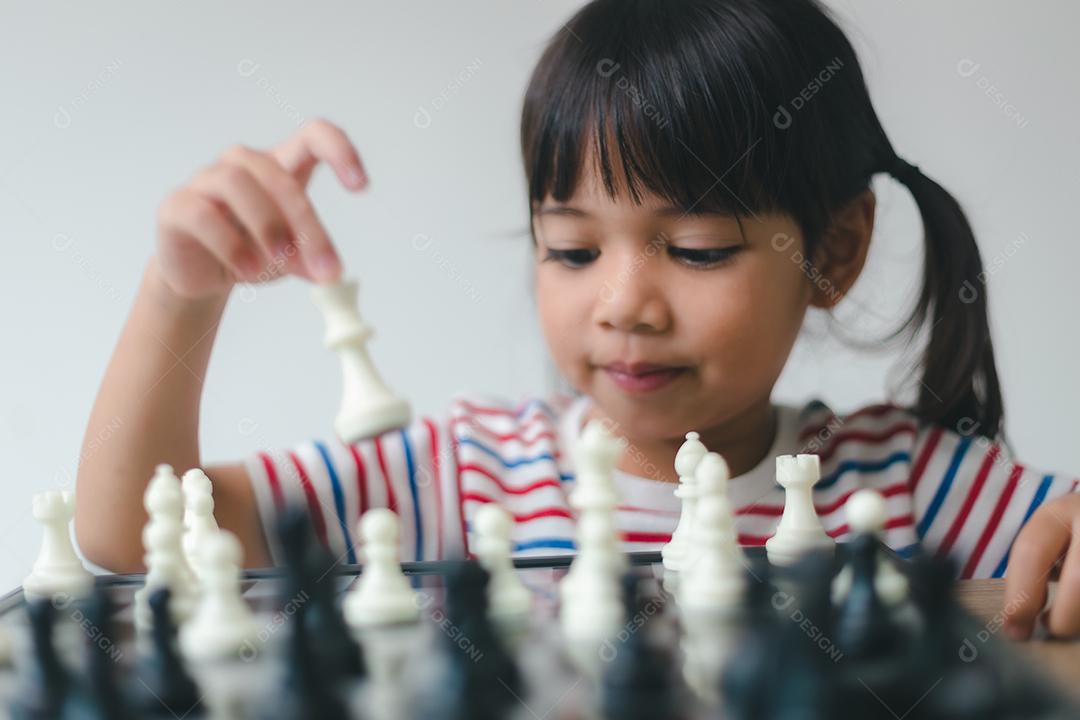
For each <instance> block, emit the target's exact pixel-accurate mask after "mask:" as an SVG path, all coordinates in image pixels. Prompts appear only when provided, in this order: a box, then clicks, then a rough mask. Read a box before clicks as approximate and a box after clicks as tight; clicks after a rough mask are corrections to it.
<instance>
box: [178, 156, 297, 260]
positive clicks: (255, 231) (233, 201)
mask: <svg viewBox="0 0 1080 720" xmlns="http://www.w3.org/2000/svg"><path fill="white" fill-rule="evenodd" d="M191 187H192V188H194V189H195V190H197V191H198V192H200V193H202V194H203V195H205V196H207V197H210V198H213V199H214V200H215V201H217V203H218V204H219V205H225V206H227V207H228V208H229V210H230V211H231V212H232V214H233V215H235V216H236V218H237V221H238V222H239V224H240V226H241V227H242V228H243V232H244V233H245V234H247V235H248V236H249V237H250V238H251V239H252V240H254V242H255V245H256V246H257V247H258V248H259V250H260V251H261V253H262V264H263V265H264V269H263V272H264V273H265V274H266V275H267V278H268V279H269V277H274V276H276V275H277V274H278V273H279V272H280V271H282V270H283V269H286V268H287V264H288V261H289V259H290V258H291V257H293V256H295V252H291V251H290V243H291V242H292V239H291V237H292V236H291V233H290V232H289V222H288V220H286V219H285V215H284V213H282V212H281V209H280V208H279V207H278V206H277V204H276V203H275V202H274V200H273V198H271V197H270V194H269V193H267V192H266V190H265V189H264V188H263V186H262V185H260V184H259V182H258V180H256V178H255V177H254V176H253V175H252V174H251V173H250V172H248V170H247V169H246V168H244V167H241V166H239V165H229V164H225V163H219V164H217V165H213V166H211V167H210V168H208V169H207V170H205V171H203V172H202V173H200V174H199V175H198V176H196V178H195V179H194V180H193V181H192V182H191Z"/></svg>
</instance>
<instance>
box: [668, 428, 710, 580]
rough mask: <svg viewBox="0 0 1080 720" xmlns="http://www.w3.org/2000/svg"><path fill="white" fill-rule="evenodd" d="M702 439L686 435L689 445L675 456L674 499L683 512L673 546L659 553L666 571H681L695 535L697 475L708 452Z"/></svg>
mask: <svg viewBox="0 0 1080 720" xmlns="http://www.w3.org/2000/svg"><path fill="white" fill-rule="evenodd" d="M700 438H701V436H700V435H699V434H698V433H696V432H688V433H686V442H684V443H683V444H682V446H681V447H680V448H679V451H678V452H677V453H675V472H676V473H678V475H679V487H678V488H676V489H675V497H677V498H679V499H680V500H682V512H681V513H680V514H679V524H678V525H676V526H675V532H673V533H672V534H671V542H669V543H668V544H667V545H664V547H662V548H661V549H660V557H661V559H662V560H663V563H664V567H665V568H666V569H668V570H671V571H673V572H678V571H679V570H680V569H682V561H683V558H684V557H685V556H686V548H687V545H688V544H689V542H690V537H691V535H692V529H691V527H692V525H693V522H694V513H695V511H696V509H697V496H698V493H697V480H696V478H695V477H694V471H695V470H696V469H697V466H698V463H699V462H701V459H702V458H703V457H705V454H706V453H707V452H708V450H707V449H706V447H705V445H704V444H703V443H702V442H701V440H700Z"/></svg>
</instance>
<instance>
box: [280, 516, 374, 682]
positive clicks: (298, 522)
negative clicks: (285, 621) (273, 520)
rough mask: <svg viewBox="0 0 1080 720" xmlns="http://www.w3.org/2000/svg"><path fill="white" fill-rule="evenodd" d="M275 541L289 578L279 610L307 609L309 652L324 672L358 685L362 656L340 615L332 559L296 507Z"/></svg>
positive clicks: (281, 521) (363, 664)
mask: <svg viewBox="0 0 1080 720" xmlns="http://www.w3.org/2000/svg"><path fill="white" fill-rule="evenodd" d="M278 535H279V538H280V540H281V547H282V551H283V553H284V555H285V568H286V578H287V581H286V582H285V584H284V586H283V587H284V594H283V597H282V598H281V603H282V606H283V607H290V606H293V605H301V604H303V605H306V606H307V607H306V608H305V612H304V614H303V617H304V620H303V622H305V623H306V624H307V630H308V632H309V633H310V635H311V638H312V648H313V652H314V653H315V654H316V655H318V656H319V657H320V659H321V664H322V666H323V667H324V668H326V670H327V672H332V673H335V674H336V675H337V676H338V677H339V679H341V680H343V681H349V680H359V679H361V678H362V677H363V676H364V675H365V673H366V667H365V663H364V656H363V652H362V651H361V648H360V644H359V643H357V642H356V640H354V639H353V636H352V634H351V632H350V631H349V628H348V625H347V624H346V623H345V618H344V617H343V616H342V613H341V607H340V604H339V603H338V592H337V588H336V587H335V583H336V580H337V572H336V568H335V566H336V563H335V561H334V558H333V557H332V556H331V555H330V553H329V552H328V551H327V550H326V549H325V548H324V547H322V546H321V545H320V544H319V543H318V542H317V541H316V540H315V537H314V535H313V533H312V532H311V523H310V521H309V519H308V515H307V512H306V511H305V510H304V509H303V508H300V507H295V506H294V507H291V508H288V509H287V510H286V511H285V513H284V514H283V515H282V518H281V520H280V522H279V526H278Z"/></svg>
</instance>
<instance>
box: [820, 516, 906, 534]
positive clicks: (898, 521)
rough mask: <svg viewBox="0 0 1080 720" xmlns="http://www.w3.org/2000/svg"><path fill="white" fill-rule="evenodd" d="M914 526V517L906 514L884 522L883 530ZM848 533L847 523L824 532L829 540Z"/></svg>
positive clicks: (849, 529)
mask: <svg viewBox="0 0 1080 720" xmlns="http://www.w3.org/2000/svg"><path fill="white" fill-rule="evenodd" d="M914 524H915V516H914V515H912V514H911V513H908V514H907V515H898V516H897V517H894V518H889V519H888V520H886V521H885V527H884V529H885V530H893V529H895V528H902V527H911V526H912V525H914ZM850 531H851V527H849V526H848V524H847V523H844V524H843V525H838V526H837V527H834V528H833V529H832V530H826V531H825V532H826V534H827V535H828V536H829V537H831V538H838V537H840V536H841V535H846V534H847V533H848V532H850Z"/></svg>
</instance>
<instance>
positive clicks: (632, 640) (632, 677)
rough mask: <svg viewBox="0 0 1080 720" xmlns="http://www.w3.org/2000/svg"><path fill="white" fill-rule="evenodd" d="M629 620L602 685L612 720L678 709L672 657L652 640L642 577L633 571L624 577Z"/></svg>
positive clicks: (645, 718) (650, 717) (636, 719)
mask: <svg viewBox="0 0 1080 720" xmlns="http://www.w3.org/2000/svg"><path fill="white" fill-rule="evenodd" d="M622 591H623V608H624V610H625V617H626V623H625V624H624V626H623V632H622V633H620V637H618V638H616V641H615V642H613V643H612V646H611V650H613V651H614V656H613V657H611V659H610V664H609V665H608V666H607V668H606V670H605V672H604V674H603V678H602V685H601V696H600V704H601V710H602V713H603V716H604V717H605V718H608V720H654V719H655V718H670V717H674V716H675V713H676V708H675V705H676V702H675V692H674V686H673V682H672V678H671V667H672V664H671V661H670V658H669V657H668V656H667V654H666V653H663V652H661V651H660V650H659V649H657V648H656V647H655V646H654V645H653V644H652V643H651V642H650V640H649V637H648V627H649V626H648V623H647V622H646V618H647V617H649V613H648V608H647V606H646V604H645V601H644V598H643V597H642V596H641V592H640V579H639V578H638V576H637V575H636V574H634V573H632V572H630V573H627V574H625V575H624V576H623V578H622Z"/></svg>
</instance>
